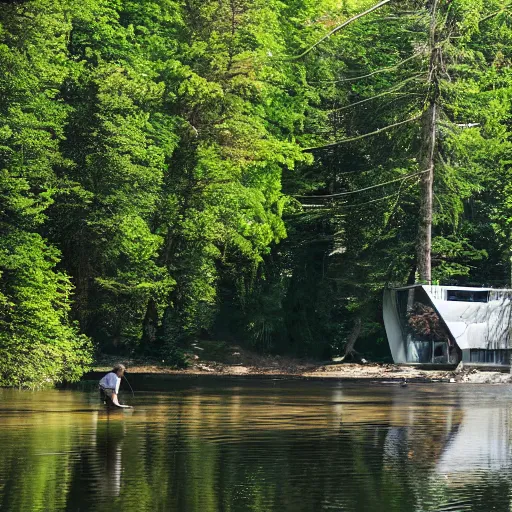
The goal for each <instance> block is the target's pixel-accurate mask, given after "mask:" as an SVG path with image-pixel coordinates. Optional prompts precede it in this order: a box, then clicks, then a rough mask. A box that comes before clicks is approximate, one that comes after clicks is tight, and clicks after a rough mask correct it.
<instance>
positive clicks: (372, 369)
mask: <svg viewBox="0 0 512 512" xmlns="http://www.w3.org/2000/svg"><path fill="white" fill-rule="evenodd" d="M118 360H119V359H116V358H108V359H104V360H102V361H101V362H98V363H97V364H96V365H94V367H93V371H97V372H102V371H105V372H107V371H109V370H110V368H111V367H112V364H113V362H116V361H118ZM122 362H124V363H125V364H126V365H127V366H128V371H129V374H142V373H144V374H148V373H151V374H171V375H184V376H185V375H217V376H226V377H227V376H243V375H246V376H258V375H259V376H269V377H272V376H281V377H286V376H289V377H295V378H315V379H317V378H323V379H340V380H370V381H371V380H379V381H400V380H402V379H404V378H405V379H407V380H408V381H411V382H413V381H421V382H454V383H458V382H459V383H460V382H467V383H477V384H486V383H489V384H504V383H509V382H512V376H511V375H510V374H509V373H501V372H497V371H480V370H477V369H474V368H463V369H462V370H461V369H458V370H457V371H446V370H424V369H419V368H415V367H411V366H402V365H394V364H377V363H368V364H356V363H343V364H318V363H314V362H304V361H300V360H295V359H290V358H280V357H277V358H276V357H259V358H258V360H257V361H252V364H251V362H249V361H244V362H241V363H237V364H230V363H220V362H216V361H200V362H199V361H197V362H192V363H191V364H190V365H189V367H188V368H186V369H183V370H179V369H175V368H170V367H168V366H166V365H165V362H162V363H160V362H155V361H152V362H149V361H140V360H130V359H124V360H122Z"/></svg>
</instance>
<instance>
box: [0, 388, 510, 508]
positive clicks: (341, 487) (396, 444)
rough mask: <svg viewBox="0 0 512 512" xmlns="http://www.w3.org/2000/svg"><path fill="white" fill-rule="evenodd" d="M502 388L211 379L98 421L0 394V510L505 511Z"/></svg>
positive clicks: (55, 404)
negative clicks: (130, 410) (206, 383)
mask: <svg viewBox="0 0 512 512" xmlns="http://www.w3.org/2000/svg"><path fill="white" fill-rule="evenodd" d="M510 395H511V393H510V392H509V391H508V388H507V387H501V386H487V387H479V386H467V387H462V386H456V385H452V386H449V385H435V386H432V385H430V386H420V385H411V386H409V388H407V389H406V390H404V389H401V388H400V387H399V386H392V385H387V386H386V385H375V386H370V385H362V386H357V387H356V386H347V385H341V384H338V383H312V382H285V381H281V382H263V383H261V382H260V383H256V382H246V383H243V384H242V383H237V384H236V385H235V384H234V383H233V382H231V383H230V382H222V381H216V380H211V381H210V384H209V385H207V386H203V385H201V386H200V387H199V386H193V385H189V386H188V387H187V386H183V385H182V386H181V387H180V389H179V390H178V389H176V390H174V391H173V390H169V391H168V392H165V393H164V392H162V393H149V392H147V393H144V394H140V395H137V398H136V399H135V400H134V402H133V403H134V405H135V406H136V408H135V410H134V411H132V412H127V411H124V412H123V411H119V412H114V413H111V414H107V413H106V412H105V411H104V410H103V409H101V408H100V407H99V404H98V403H97V396H96V393H84V392H79V391H44V392H36V393H32V392H19V391H12V390H0V448H1V450H0V510H7V511H23V512H25V511H37V510H44V511H50V510H52V511H53V510H56V511H60V510H62V511H64V510H66V511H68V510H69V511H72V510H76V511H79V510H80V511H85V510H94V511H99V512H101V511H107V510H109V511H110V510H112V509H116V508H121V507H122V509H123V510H124V511H126V512H131V511H145V510H151V511H159V510H162V511H164V510H165V511H168V510H173V511H174V510H176V511H187V512H189V511H196V510H197V511H207V512H209V511H212V512H215V511H244V512H245V511H258V512H259V511H269V510H278V511H290V512H291V511H293V512H295V511H324V510H325V511H327V510H342V511H357V512H359V511H365V512H366V511H391V512H394V511H404V512H405V511H422V512H424V511H428V512H430V511H432V512H433V511H441V510H443V511H445V510H446V511H448V510H451V511H456V510H457V511H459V510H460V511H465V510H468V511H475V512H476V511H482V512H483V511H485V512H487V511H488V510H503V511H504V510H507V511H508V510H510V507H511V500H510V496H511V493H512V486H511V481H510V469H511V446H512V444H511V439H512V435H511V428H510V427H511V423H510V411H511V407H510V403H512V402H511V401H510Z"/></svg>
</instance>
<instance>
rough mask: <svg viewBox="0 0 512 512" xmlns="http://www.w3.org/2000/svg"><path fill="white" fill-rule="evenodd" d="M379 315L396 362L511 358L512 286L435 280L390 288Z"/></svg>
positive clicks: (496, 361) (494, 362)
mask: <svg viewBox="0 0 512 512" xmlns="http://www.w3.org/2000/svg"><path fill="white" fill-rule="evenodd" d="M383 315H384V325H385V327H386V334H387V337H388V342H389V347H390V349H391V354H392V356H393V360H394V362H395V363H421V364H427V363H430V364H456V363H458V362H460V361H461V360H462V361H463V362H464V364H466V363H474V364H479V365H481V364H490V365H508V364H509V361H510V351H511V349H512V290H503V289H492V288H468V287H458V286H434V285H413V286H405V287H401V288H388V289H386V290H385V291H384V302H383ZM418 325H419V326H420V328H418ZM432 325H435V328H434V329H432V328H431V326H432Z"/></svg>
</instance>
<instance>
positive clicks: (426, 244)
mask: <svg viewBox="0 0 512 512" xmlns="http://www.w3.org/2000/svg"><path fill="white" fill-rule="evenodd" d="M436 15H437V0H433V1H432V8H431V16H432V18H431V23H430V34H429V47H430V64H429V75H428V89H429V103H428V107H427V109H426V110H425V112H424V114H423V117H422V134H421V137H422V141H421V149H420V161H419V164H420V172H422V174H421V176H420V212H419V213H420V219H419V226H418V244H417V254H416V259H417V262H416V263H417V269H418V279H419V281H420V282H422V283H427V284H431V283H432V262H431V253H432V208H433V199H434V192H433V187H434V166H435V150H436V135H437V134H436V123H437V110H438V101H439V84H438V77H437V69H438V65H439V61H440V49H439V48H437V40H436Z"/></svg>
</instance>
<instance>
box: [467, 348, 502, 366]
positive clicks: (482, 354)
mask: <svg viewBox="0 0 512 512" xmlns="http://www.w3.org/2000/svg"><path fill="white" fill-rule="evenodd" d="M469 360H470V362H471V363H488V364H509V361H510V350H483V349H471V351H470V353H469Z"/></svg>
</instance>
